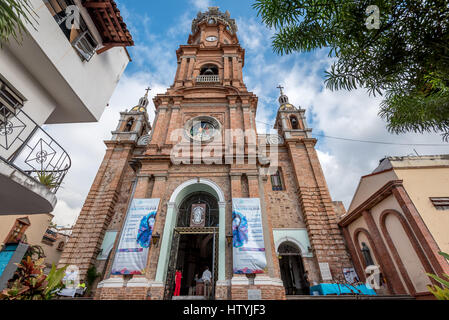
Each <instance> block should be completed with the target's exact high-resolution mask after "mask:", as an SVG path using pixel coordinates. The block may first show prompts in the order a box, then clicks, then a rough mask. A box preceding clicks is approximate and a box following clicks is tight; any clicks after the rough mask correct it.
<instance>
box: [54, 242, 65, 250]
mask: <svg viewBox="0 0 449 320" xmlns="http://www.w3.org/2000/svg"><path fill="white" fill-rule="evenodd" d="M56 249H57V250H59V251H62V250H64V241H61V242H60V243H58V247H57V248H56Z"/></svg>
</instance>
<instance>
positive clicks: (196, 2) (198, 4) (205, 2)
mask: <svg viewBox="0 0 449 320" xmlns="http://www.w3.org/2000/svg"><path fill="white" fill-rule="evenodd" d="M190 3H191V4H192V5H193V6H194V7H195V8H196V9H200V10H205V9H207V8H208V7H210V6H211V1H210V0H190Z"/></svg>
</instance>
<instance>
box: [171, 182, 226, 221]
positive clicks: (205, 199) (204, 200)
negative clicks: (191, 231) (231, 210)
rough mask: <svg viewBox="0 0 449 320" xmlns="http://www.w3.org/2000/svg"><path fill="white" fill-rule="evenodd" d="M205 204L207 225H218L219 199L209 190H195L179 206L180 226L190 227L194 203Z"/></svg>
mask: <svg viewBox="0 0 449 320" xmlns="http://www.w3.org/2000/svg"><path fill="white" fill-rule="evenodd" d="M200 203H201V204H205V205H206V206H205V208H206V212H205V216H204V217H205V224H204V226H205V227H216V226H218V218H219V210H218V201H217V199H216V198H215V197H214V196H212V195H211V194H210V193H207V192H202V191H200V192H194V193H192V194H190V195H189V196H187V197H186V198H185V199H184V200H183V202H182V203H181V205H180V206H179V213H178V222H177V226H178V227H189V226H190V222H191V218H192V217H191V215H192V205H194V204H200Z"/></svg>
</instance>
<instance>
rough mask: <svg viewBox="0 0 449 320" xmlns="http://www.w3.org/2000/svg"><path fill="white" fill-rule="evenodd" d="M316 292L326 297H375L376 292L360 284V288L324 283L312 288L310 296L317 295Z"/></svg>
mask: <svg viewBox="0 0 449 320" xmlns="http://www.w3.org/2000/svg"><path fill="white" fill-rule="evenodd" d="M314 292H318V293H319V295H320V296H325V295H328V294H336V295H340V294H363V295H370V296H375V295H376V291H374V290H373V289H372V288H368V287H367V286H366V285H364V284H360V285H358V286H355V287H354V286H351V285H346V284H337V283H322V284H319V285H317V286H313V287H310V295H316V293H315V294H314Z"/></svg>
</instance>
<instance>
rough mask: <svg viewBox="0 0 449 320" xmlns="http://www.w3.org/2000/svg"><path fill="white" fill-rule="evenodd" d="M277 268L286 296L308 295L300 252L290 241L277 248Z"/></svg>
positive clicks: (307, 285) (307, 284)
mask: <svg viewBox="0 0 449 320" xmlns="http://www.w3.org/2000/svg"><path fill="white" fill-rule="evenodd" d="M278 256H279V267H280V269H281V278H282V282H283V283H284V288H285V294H286V295H308V294H309V292H310V291H309V283H308V280H307V279H306V277H305V276H304V265H303V261H302V257H301V251H300V249H299V248H298V246H297V245H296V244H294V243H293V242H290V241H285V242H282V243H281V244H280V246H279V248H278Z"/></svg>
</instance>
